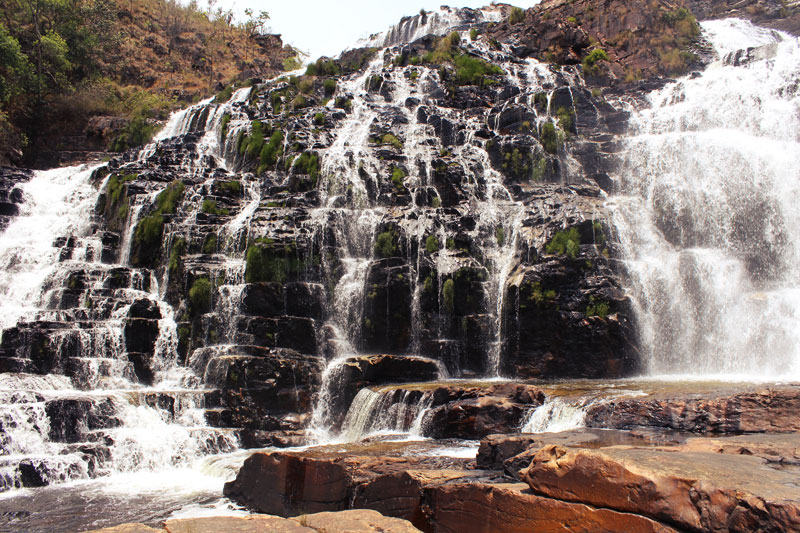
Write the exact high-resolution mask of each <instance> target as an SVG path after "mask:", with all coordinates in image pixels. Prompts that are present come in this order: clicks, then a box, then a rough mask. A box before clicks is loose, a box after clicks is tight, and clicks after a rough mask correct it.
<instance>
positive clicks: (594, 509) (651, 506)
mask: <svg viewBox="0 0 800 533" xmlns="http://www.w3.org/2000/svg"><path fill="white" fill-rule="evenodd" d="M798 439H800V437H798V435H797V434H785V435H776V434H773V435H745V436H738V437H719V438H707V437H694V438H689V439H685V438H677V439H676V438H675V436H674V435H670V434H668V433H659V432H649V433H648V432H641V433H637V434H631V433H629V432H621V431H600V430H577V431H570V432H564V433H553V434H542V435H521V436H499V435H498V436H493V437H490V438H487V439H486V440H485V441H484V442H483V443H482V447H481V452H480V453H479V456H478V462H479V465H480V466H483V467H484V468H491V469H496V468H498V466H500V464H501V463H502V465H503V466H502V467H501V468H505V469H506V470H507V471H508V469H509V466H513V465H515V464H516V463H515V461H520V460H523V459H526V460H527V463H528V464H527V466H526V467H525V468H522V469H521V471H519V472H518V475H519V476H520V478H521V479H522V480H524V481H525V483H509V482H508V481H507V479H504V478H503V477H498V476H497V475H496V474H493V473H492V471H491V470H473V469H471V468H473V467H471V466H470V462H469V461H466V460H463V459H461V460H456V459H447V460H445V459H443V458H442V457H441V455H439V456H438V457H434V456H432V455H429V454H430V452H431V451H433V450H432V449H430V448H428V447H429V446H430V444H422V443H392V444H389V443H375V444H372V445H370V446H367V447H364V446H361V447H350V448H348V449H347V450H342V449H338V450H337V449H336V448H330V449H319V450H312V451H307V452H293V453H256V454H254V455H253V456H252V457H251V458H249V459H248V460H247V461H246V463H245V465H244V466H243V468H242V470H241V471H240V472H239V475H238V476H237V479H236V480H235V481H233V482H231V483H229V484H228V485H226V489H225V491H226V495H228V496H229V497H232V498H233V499H235V500H236V501H239V502H240V503H243V504H245V505H247V506H249V507H251V508H254V509H257V510H259V511H262V512H270V513H274V514H278V515H282V516H290V515H292V514H296V513H298V512H301V511H300V510H301V509H303V508H305V509H307V510H308V511H318V510H320V509H330V510H340V509H347V508H350V507H355V508H368V509H374V510H378V511H380V512H381V513H383V514H385V515H388V516H397V517H401V518H404V519H407V520H409V521H411V522H412V523H413V524H414V525H415V526H416V527H418V528H419V529H421V530H425V531H437V532H438V531H463V530H465V529H468V530H469V531H487V532H488V531H498V532H521V531H561V530H563V528H564V527H565V526H567V527H570V528H572V529H574V530H576V531H587V532H588V531H598V530H602V531H620V532H621V531H653V532H664V531H793V530H794V529H796V528H797V527H798V525H799V524H800V491H798V490H797V488H796V484H795V482H794V480H795V478H796V474H797V472H796V471H795V470H796V469H797V466H796V465H798V463H800V458H799V457H798V452H797V450H798V445H799V444H800V441H799V440H798ZM520 450H521V453H518V454H517V455H516V456H513V457H506V456H507V455H511V454H514V453H516V452H517V451H520ZM504 458H505V460H504Z"/></svg>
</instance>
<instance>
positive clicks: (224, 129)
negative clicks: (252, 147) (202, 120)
mask: <svg viewBox="0 0 800 533" xmlns="http://www.w3.org/2000/svg"><path fill="white" fill-rule="evenodd" d="M230 121H231V115H230V113H225V114H224V115H222V120H221V121H220V125H219V138H220V141H221V143H222V144H225V138H226V137H228V124H229V123H230Z"/></svg>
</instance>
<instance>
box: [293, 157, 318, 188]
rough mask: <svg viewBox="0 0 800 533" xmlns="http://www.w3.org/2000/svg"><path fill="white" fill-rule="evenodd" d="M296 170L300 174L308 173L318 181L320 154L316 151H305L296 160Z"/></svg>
mask: <svg viewBox="0 0 800 533" xmlns="http://www.w3.org/2000/svg"><path fill="white" fill-rule="evenodd" d="M294 171H295V172H296V173H298V174H308V175H309V176H311V178H312V179H313V180H314V181H315V182H316V180H317V178H319V156H318V155H317V154H315V153H314V152H303V153H302V154H300V157H298V158H297V159H295V160H294Z"/></svg>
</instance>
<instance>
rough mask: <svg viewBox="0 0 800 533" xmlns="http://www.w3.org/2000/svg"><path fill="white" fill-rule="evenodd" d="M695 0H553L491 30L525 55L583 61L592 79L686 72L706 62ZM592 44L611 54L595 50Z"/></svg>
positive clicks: (626, 80) (613, 81)
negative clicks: (693, 6)
mask: <svg viewBox="0 0 800 533" xmlns="http://www.w3.org/2000/svg"><path fill="white" fill-rule="evenodd" d="M690 3H691V2H684V1H683V0H680V1H677V2H671V1H663V0H660V1H656V2H652V1H651V2H648V1H645V0H636V1H634V2H630V1H621V0H618V1H611V2H595V1H593V0H577V1H566V0H549V1H545V2H542V3H540V4H539V5H537V6H535V7H533V8H531V9H528V10H527V11H526V13H525V16H524V18H523V20H521V21H511V20H506V21H504V22H501V23H500V24H498V25H497V26H495V27H494V28H492V29H491V30H490V32H489V35H490V36H492V37H493V38H495V39H498V40H502V41H504V42H512V43H514V44H515V45H516V46H515V48H514V50H515V53H516V54H518V55H519V56H521V57H527V56H530V55H533V56H534V57H537V58H539V59H540V60H543V61H550V62H553V63H557V64H561V65H564V64H578V63H582V64H583V73H584V75H585V76H586V79H587V81H589V82H590V83H593V84H598V85H618V84H630V83H631V82H634V81H638V80H642V79H645V78H651V79H653V78H660V77H663V76H675V75H678V74H685V73H686V72H688V70H689V69H691V68H694V67H696V66H700V65H701V64H702V61H701V56H699V55H698V52H699V47H700V45H701V43H700V41H699V40H698V38H699V35H700V29H699V27H698V26H697V22H696V20H695V18H694V16H693V15H692V14H691V12H690V11H689V10H687V4H690ZM592 50H602V51H604V52H605V54H606V55H605V56H597V55H595V56H591V55H590V54H591V52H592ZM601 57H602V59H597V58H601Z"/></svg>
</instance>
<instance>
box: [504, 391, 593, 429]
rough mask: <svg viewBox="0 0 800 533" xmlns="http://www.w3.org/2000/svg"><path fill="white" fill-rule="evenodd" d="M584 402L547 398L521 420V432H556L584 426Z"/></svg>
mask: <svg viewBox="0 0 800 533" xmlns="http://www.w3.org/2000/svg"><path fill="white" fill-rule="evenodd" d="M586 407H587V405H586V403H585V402H582V401H579V402H569V401H565V400H564V399H562V398H558V397H555V398H548V399H547V401H546V402H545V403H543V404H542V405H540V406H539V407H537V408H536V409H533V410H532V411H531V412H530V413H529V414H528V416H527V417H526V418H525V419H524V420H523V422H522V424H521V427H520V431H521V432H522V433H551V432H552V433H556V432H559V431H569V430H571V429H578V428H582V427H584V425H585V424H584V418H585V416H586Z"/></svg>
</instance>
